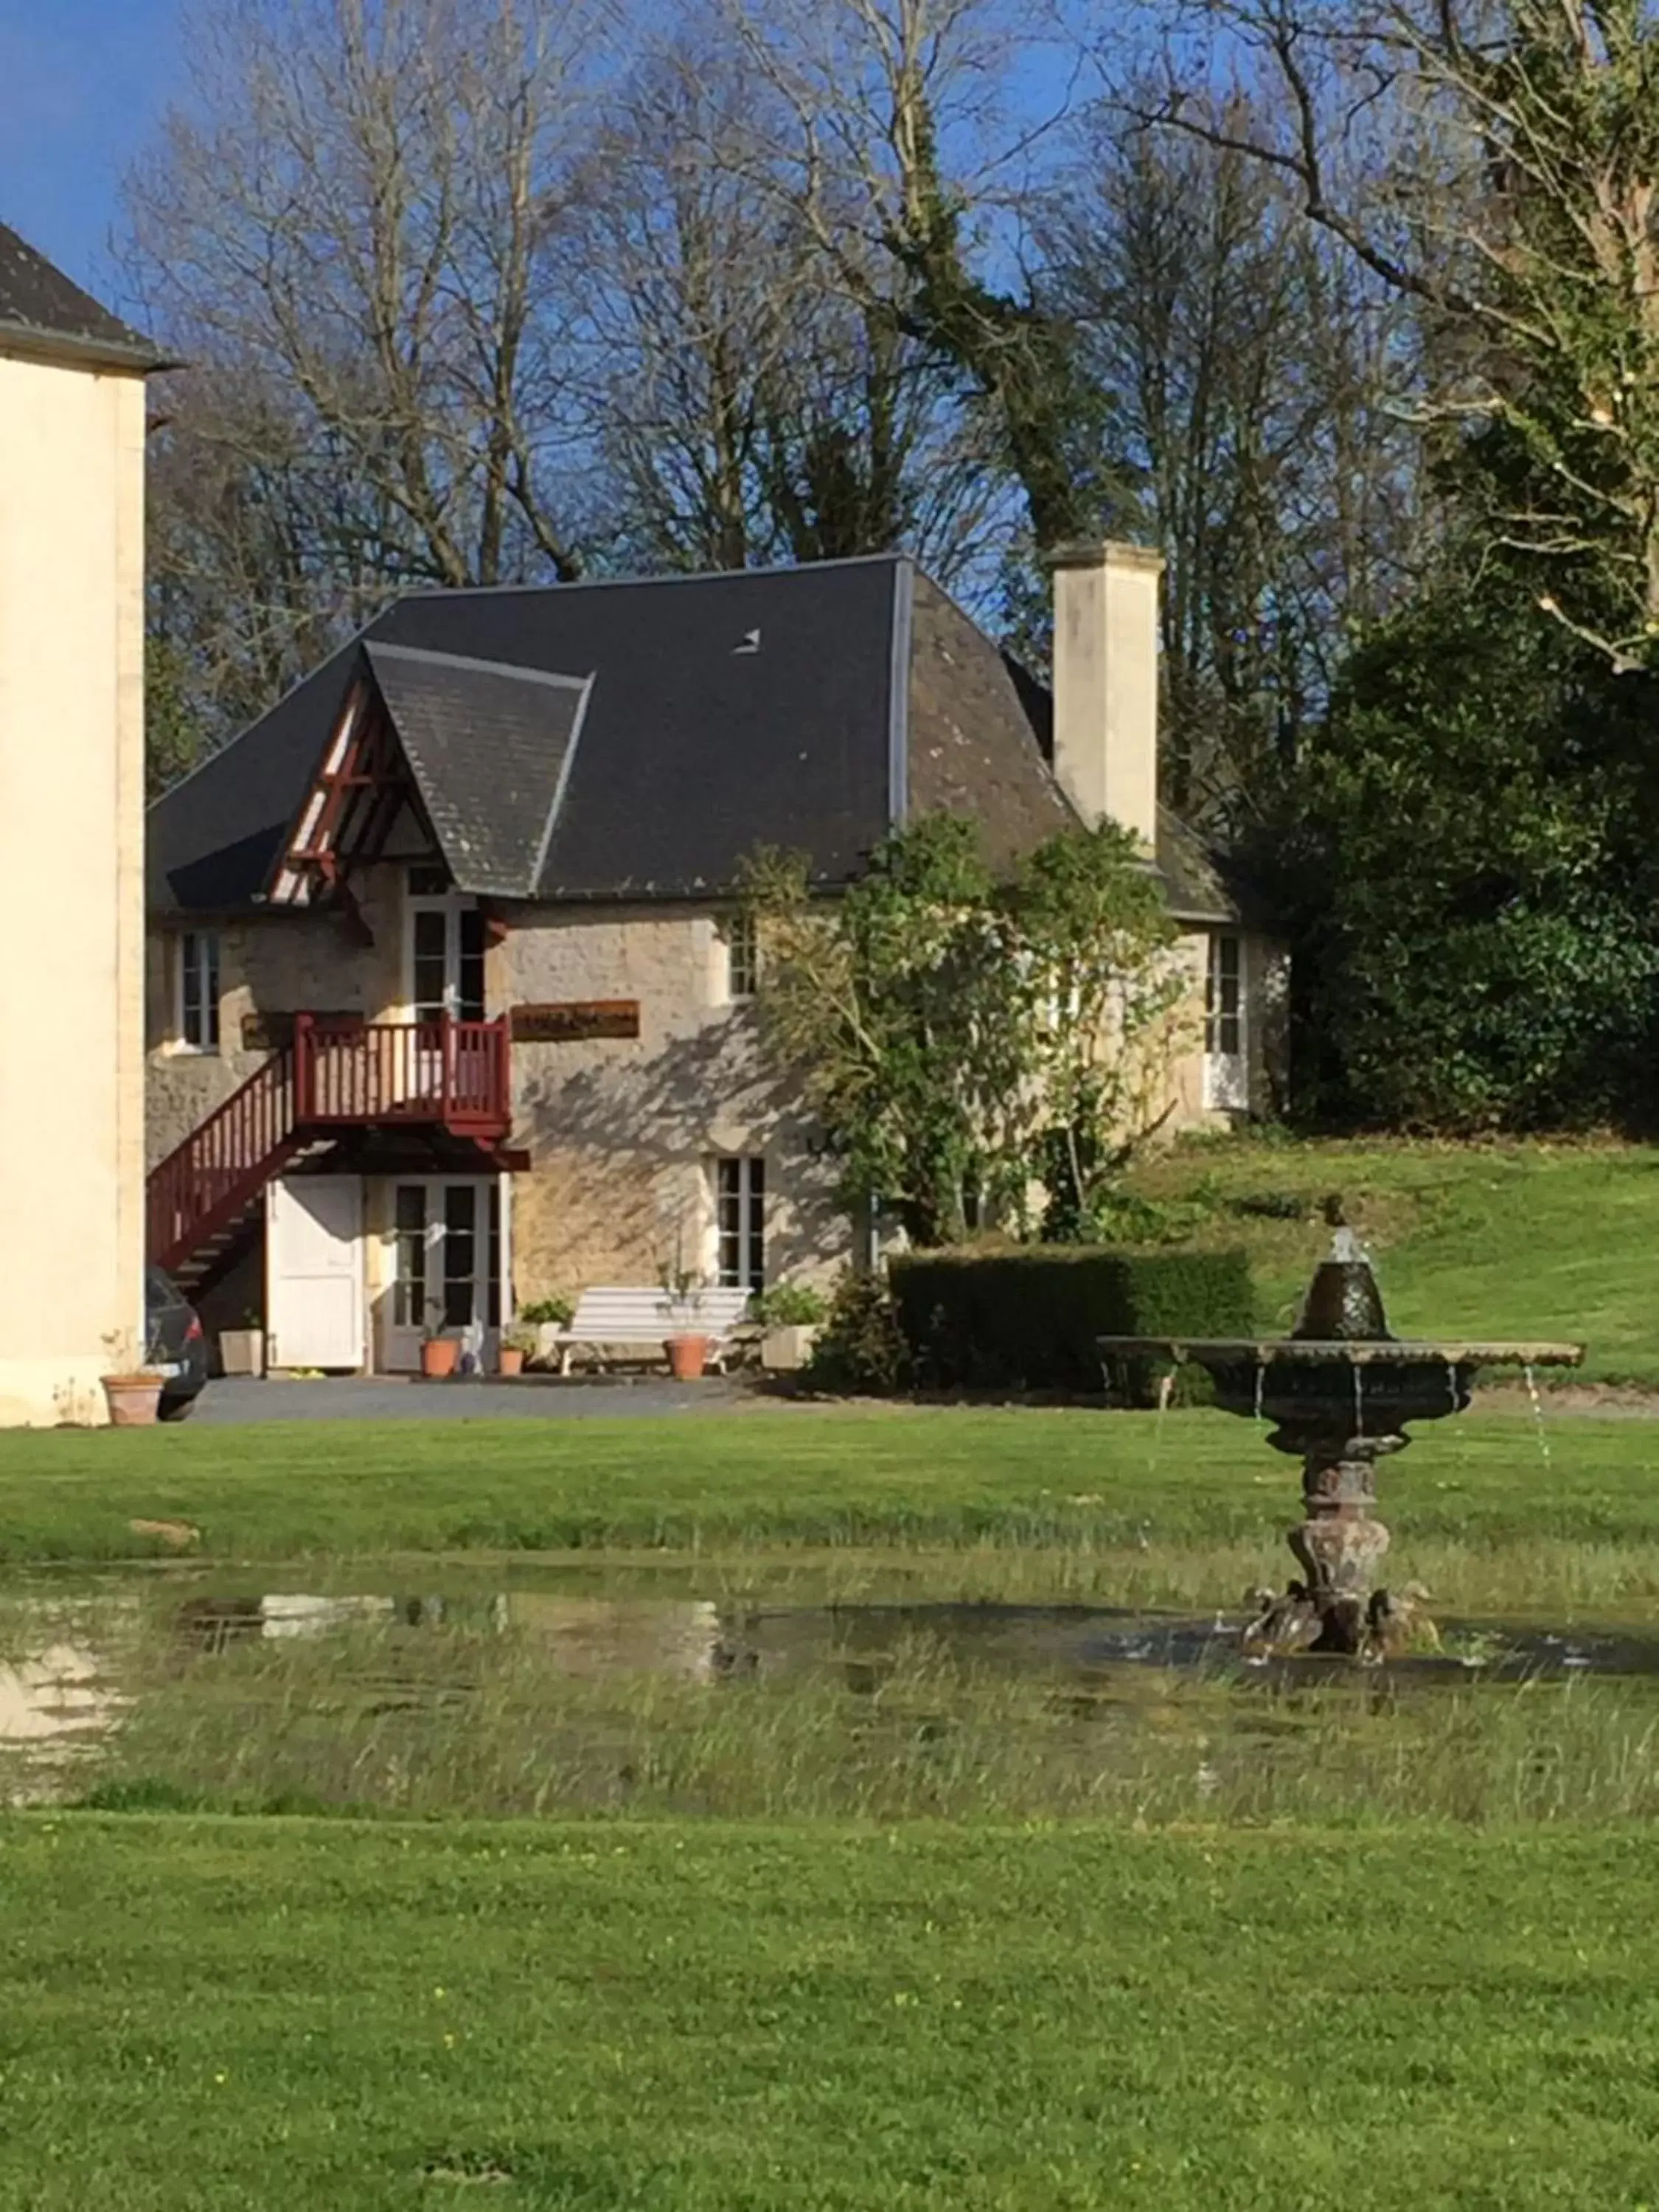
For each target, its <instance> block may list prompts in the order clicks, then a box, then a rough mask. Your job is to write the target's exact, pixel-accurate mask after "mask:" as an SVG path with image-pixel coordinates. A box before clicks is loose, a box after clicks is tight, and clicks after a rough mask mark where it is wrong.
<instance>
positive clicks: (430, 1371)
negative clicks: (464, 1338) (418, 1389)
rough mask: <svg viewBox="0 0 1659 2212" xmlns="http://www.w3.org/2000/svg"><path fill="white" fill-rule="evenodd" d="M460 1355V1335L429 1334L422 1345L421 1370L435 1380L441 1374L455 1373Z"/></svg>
mask: <svg viewBox="0 0 1659 2212" xmlns="http://www.w3.org/2000/svg"><path fill="white" fill-rule="evenodd" d="M460 1356H461V1346H460V1340H459V1337H453V1336H429V1337H428V1339H427V1340H426V1342H425V1343H424V1344H423V1345H422V1346H421V1372H422V1375H424V1376H428V1377H429V1378H430V1379H431V1380H433V1381H436V1380H437V1379H438V1378H439V1377H440V1376H444V1375H453V1373H454V1372H455V1362H456V1361H457V1360H458V1359H459V1358H460Z"/></svg>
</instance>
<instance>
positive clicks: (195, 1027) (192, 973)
mask: <svg viewBox="0 0 1659 2212" xmlns="http://www.w3.org/2000/svg"><path fill="white" fill-rule="evenodd" d="M179 1042H180V1043H181V1044H183V1045H186V1046H188V1047H189V1048H190V1049H191V1051H192V1052H217V1051H218V1049H219V938H218V933H217V932H216V930H211V929H187V930H185V933H183V935H182V936H181V937H180V938H179Z"/></svg>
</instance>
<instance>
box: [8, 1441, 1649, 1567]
mask: <svg viewBox="0 0 1659 2212" xmlns="http://www.w3.org/2000/svg"><path fill="white" fill-rule="evenodd" d="M1546 1441H1547V1443H1548V1445H1549V1449H1550V1456H1549V1458H1548V1459H1547V1460H1546V1459H1545V1458H1544V1457H1543V1456H1542V1455H1541V1449H1540V1444H1539V1440H1538V1437H1537V1435H1536V1434H1535V1433H1534V1429H1533V1426H1532V1425H1531V1423H1530V1422H1529V1421H1528V1420H1525V1419H1515V1418H1510V1417H1508V1416H1486V1417H1482V1416H1480V1415H1466V1416H1464V1417H1462V1419H1459V1420H1457V1421H1455V1422H1447V1423H1444V1424H1442V1425H1438V1426H1435V1425H1425V1426H1424V1427H1423V1428H1421V1429H1420V1430H1419V1431H1418V1434H1417V1437H1416V1439H1415V1441H1414V1443H1413V1449H1412V1450H1411V1451H1410V1452H1409V1453H1408V1454H1407V1455H1405V1456H1404V1457H1403V1458H1401V1459H1396V1460H1392V1461H1389V1462H1388V1463H1387V1465H1386V1467H1385V1468H1384V1469H1383V1495H1384V1498H1385V1500H1386V1504H1387V1508H1388V1509H1389V1510H1388V1517H1389V1518H1390V1519H1391V1520H1393V1521H1394V1522H1395V1524H1396V1525H1397V1526H1398V1528H1400V1529H1401V1532H1402V1533H1403V1532H1404V1531H1405V1530H1406V1529H1407V1528H1409V1529H1410V1530H1411V1532H1412V1534H1413V1538H1414V1539H1419V1538H1422V1539H1441V1538H1445V1539H1451V1540H1455V1541H1462V1542H1467V1543H1472V1544H1476V1545H1480V1544H1497V1543H1504V1542H1510V1541H1516V1540H1528V1541H1530V1540H1535V1541H1547V1542H1559V1541H1580V1542H1588V1543H1596V1542H1607V1541H1617V1542H1620V1543H1635V1544H1647V1543H1652V1542H1659V1482H1656V1481H1655V1480H1654V1479H1653V1475H1652V1471H1651V1470H1652V1462H1653V1445H1652V1440H1651V1437H1650V1435H1649V1433H1648V1431H1647V1429H1646V1425H1645V1424H1644V1423H1642V1422H1639V1421H1631V1420H1596V1419H1585V1418H1582V1417H1579V1416H1573V1417H1571V1418H1570V1419H1568V1418H1564V1419H1559V1420H1558V1421H1555V1422H1553V1424H1550V1425H1548V1427H1547V1430H1546ZM1296 1485H1297V1476H1296V1463H1295V1462H1293V1461H1291V1460H1287V1459H1285V1458H1284V1457H1283V1456H1282V1455H1279V1454H1276V1453H1273V1452H1272V1451H1270V1450H1268V1449H1266V1448H1265V1447H1264V1443H1263V1441H1262V1439H1261V1436H1260V1434H1259V1432H1255V1431H1253V1430H1252V1428H1251V1426H1250V1425H1249V1423H1247V1422H1243V1421H1239V1420H1235V1419H1229V1418H1228V1417H1226V1416H1225V1415H1222V1414H1216V1413H1189V1414H1178V1415H1171V1416H1170V1417H1168V1418H1167V1419H1165V1420H1164V1423H1163V1425H1161V1426H1160V1425H1159V1420H1158V1416H1157V1415H1155V1414H1144V1415H1143V1414H1126V1413H1099V1412H1096V1411H1092V1410H1091V1409H1087V1408H1081V1407H1079V1408H1065V1409H1055V1410H1039V1409H1034V1408H1014V1407H991V1408H985V1407H958V1408H917V1407H874V1406H870V1407H845V1408H813V1409H807V1410H801V1411H791V1412H775V1413H773V1412H768V1413H742V1414H738V1415H735V1416H732V1417H729V1418H728V1417H724V1416H720V1415H708V1416H701V1417H697V1418H694V1419H654V1420H641V1419H637V1418H636V1419H631V1420H630V1419H622V1418H619V1419H615V1420H611V1419H589V1420H584V1421H581V1422H570V1423H568V1424H567V1423H561V1422H558V1421H550V1422H549V1423H547V1424H546V1425H541V1424H539V1423H535V1422H529V1421H523V1420H518V1421H503V1422H499V1423H489V1422H485V1421H480V1422H477V1423H470V1422H466V1423H463V1422H454V1423H451V1422H443V1423H434V1424H432V1425H422V1424H418V1423H415V1422H409V1421H397V1422H387V1423H383V1424H378V1425H377V1424H373V1423H353V1422H338V1423H333V1422H331V1423H313V1424H303V1425H289V1424H286V1423H268V1424H266V1423H262V1424H260V1425H257V1426H255V1427H252V1428H248V1429H243V1430H238V1431H222V1430H214V1429H210V1428H203V1429H195V1430H184V1431H170V1430H157V1431H148V1432H144V1431H70V1430H64V1431H9V1432H7V1433H5V1434H3V1435H0V1558H3V1559H7V1560H9V1561H11V1562H13V1563H21V1562H24V1561H28V1560H44V1559H86V1560H95V1559H121V1558H131V1557H133V1556H135V1555H141V1554H143V1553H145V1552H146V1551H149V1552H159V1551H160V1550H161V1548H162V1547H161V1544H160V1543H159V1541H156V1540H152V1539H144V1538H139V1537H135V1536H134V1535H133V1534H132V1533H131V1530H130V1529H129V1527H128V1522H129V1521H130V1520H131V1519H132V1518H133V1517H135V1516H138V1517H149V1518H156V1519H164V1520H165V1519H180V1520H185V1521H188V1522H192V1523H194V1524H196V1525H197V1527H199V1528H200V1529H201V1532H202V1545H203V1548H204V1552H205V1553H207V1554H208V1555H210V1556H214V1557H220V1558H247V1559H300V1558H305V1557H308V1556H314V1555H325V1554H339V1553H354V1554H359V1555H362V1554H368V1553H376V1552H386V1551H403V1552H424V1553H432V1552H443V1551H465V1550H468V1549H478V1548H491V1549H502V1550H509V1551H522V1550H529V1551H547V1550H567V1549H572V1548H578V1549H579V1548H587V1547H596V1546H607V1547H629V1546H633V1547H641V1546H643V1547H667V1548H670V1549H674V1548H686V1549H692V1550H696V1549H700V1548H701V1549H708V1548H710V1547H720V1546H732V1545H747V1544H753V1545H760V1546H783V1547H790V1546H800V1545H818V1546H849V1545H860V1544H878V1545H884V1546H900V1547H908V1546H915V1545H927V1544H932V1545H950V1546H960V1545H972V1544H977V1543H981V1542H984V1541H992V1542H995V1543H999V1544H1019V1545H1039V1546H1041V1545H1050V1546H1058V1547H1066V1548H1074V1547H1079V1546H1111V1545H1113V1544H1127V1545H1129V1546H1131V1547H1140V1546H1141V1545H1142V1543H1143V1541H1146V1542H1151V1541H1160V1542H1170V1543H1183V1542H1199V1543H1212V1542H1215V1541H1227V1542H1231V1541H1237V1540H1241V1539H1242V1540H1245V1541H1258V1540H1259V1539H1260V1538H1261V1535H1262V1534H1263V1530H1264V1526H1265V1527H1266V1528H1272V1529H1276V1528H1279V1526H1280V1524H1281V1523H1282V1522H1284V1520H1285V1516H1286V1514H1287V1512H1288V1511H1289V1510H1291V1507H1292V1505H1293V1504H1294V1501H1295V1498H1296V1494H1297V1487H1296Z"/></svg>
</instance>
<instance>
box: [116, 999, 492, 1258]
mask: <svg viewBox="0 0 1659 2212" xmlns="http://www.w3.org/2000/svg"><path fill="white" fill-rule="evenodd" d="M410 1123H416V1124H421V1125H424V1126H426V1127H430V1128H440V1129H444V1130H447V1132H448V1133H450V1134H451V1135H453V1136H458V1137H468V1138H472V1139H476V1140H477V1141H478V1142H480V1143H484V1144H492V1145H493V1144H499V1143H500V1142H501V1139H503V1138H504V1137H505V1136H506V1135H507V1131H508V1129H509V1127H511V1124H512V1079H511V1067H510V1063H509V1058H508V1045H507V1024H506V1022H505V1021H495V1022H461V1021H454V1020H452V1019H451V1018H450V1017H449V1016H448V1015H447V1014H446V1015H444V1016H443V1017H442V1018H441V1019H439V1020H437V1021H430V1022H368V1023H358V1024H353V1025H351V1026H347V1025H345V1024H340V1023H338V1022H325V1021H321V1020H319V1018H318V1017H317V1016H315V1015H313V1014H296V1015H295V1022H294V1042H293V1043H292V1044H291V1045H289V1046H288V1047H286V1048H284V1049H283V1051H281V1052H278V1053H274V1054H272V1055H271V1057H270V1059H269V1060H266V1061H265V1063H264V1066H262V1067H259V1068H257V1069H256V1070H255V1071H254V1073H252V1075H251V1076H250V1077H249V1078H248V1079H247V1081H246V1083H245V1084H243V1085H242V1087H241V1089H240V1091H233V1092H232V1094H231V1096H230V1097H228V1098H227V1099H226V1100H225V1102H224V1103H223V1104H222V1106H219V1107H217V1108H216V1109H215V1110H214V1111H213V1112H212V1113H211V1114H210V1115H209V1116H208V1118H207V1119H206V1121H203V1122H202V1123H200V1124H199V1125H198V1127H196V1128H194V1129H192V1130H191V1133H190V1134H189V1136H187V1137H186V1138H185V1140H184V1142H183V1144H181V1145H179V1146H176V1147H175V1149H174V1150H173V1151H172V1152H169V1153H168V1154H167V1158H165V1159H164V1160H161V1161H160V1162H159V1163H158V1164H157V1165H156V1166H155V1167H154V1168H153V1169H152V1170H150V1174H149V1188H148V1232H149V1256H150V1258H151V1260H152V1261H154V1262H155V1265H156V1266H157V1267H165V1268H167V1271H168V1272H169V1273H179V1272H180V1271H181V1270H184V1269H185V1268H186V1267H187V1266H188V1263H190V1262H191V1261H193V1260H196V1259H197V1258H198V1257H199V1256H200V1255H205V1254H208V1253H210V1250H211V1248H213V1247H214V1246H215V1245H216V1244H217V1245H220V1246H222V1244H223V1243H224V1241H225V1240H226V1239H228V1237H231V1236H232V1235H233V1234H234V1232H235V1231H236V1230H237V1228H238V1227H239V1225H240V1223H241V1221H242V1218H243V1217H244V1216H245V1215H246V1213H247V1212H248V1210H249V1209H250V1207H251V1206H252V1204H253V1202H254V1200H256V1199H257V1198H258V1196H259V1194H260V1193H261V1192H262V1191H263V1190H264V1187H265V1185H266V1184H267V1183H268V1182H270V1180H271V1178H272V1177H273V1176H277V1175H280V1174H281V1173H282V1171H283V1169H284V1168H285V1167H287V1166H289V1164H291V1163H292V1162H293V1161H294V1160H295V1158H297V1157H298V1156H299V1155H300V1154H301V1153H302V1152H308V1151H310V1150H311V1149H312V1148H313V1146H317V1145H319V1144H321V1143H325V1142H328V1141H331V1139H334V1138H335V1137H337V1136H338V1135H339V1134H340V1133H342V1132H343V1131H344V1130H346V1129H363V1128H376V1127H398V1128H403V1127H408V1126H409V1125H410Z"/></svg>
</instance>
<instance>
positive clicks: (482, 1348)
mask: <svg viewBox="0 0 1659 2212" xmlns="http://www.w3.org/2000/svg"><path fill="white" fill-rule="evenodd" d="M390 1205H391V1229H390V1233H389V1239H388V1241H389V1244H390V1248H391V1249H390V1258H391V1263H392V1264H391V1281H390V1285H389V1288H388V1292H387V1296H386V1301H385V1304H384V1308H383V1311H384V1316H385V1319H384V1325H383V1327H382V1329H381V1333H380V1364H381V1365H382V1367H384V1368H385V1369H386V1370H387V1371H388V1372H390V1373H392V1374H398V1373H410V1372H412V1371H413V1370H415V1369H416V1368H417V1367H419V1365H420V1364H421V1342H422V1337H423V1336H424V1335H425V1334H427V1333H428V1331H431V1332H434V1333H436V1334H442V1335H445V1336H453V1337H455V1338H458V1339H459V1340H460V1342H461V1345H462V1346H463V1348H464V1349H466V1350H471V1352H474V1353H475V1354H476V1355H477V1358H479V1359H480V1360H481V1361H482V1362H483V1364H484V1365H485V1366H486V1367H489V1366H493V1364H494V1363H495V1351H496V1347H497V1343H498V1340H499V1331H500V1326H501V1280H502V1271H503V1265H504V1256H505V1233H504V1223H503V1213H502V1206H501V1185H500V1183H499V1182H498V1181H497V1180H496V1178H495V1177H494V1176H465V1177H462V1176H411V1177H409V1178H407V1179H400V1180H399V1181H398V1182H396V1183H394V1184H392V1188H391V1192H390Z"/></svg>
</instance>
